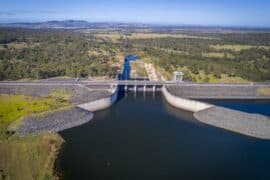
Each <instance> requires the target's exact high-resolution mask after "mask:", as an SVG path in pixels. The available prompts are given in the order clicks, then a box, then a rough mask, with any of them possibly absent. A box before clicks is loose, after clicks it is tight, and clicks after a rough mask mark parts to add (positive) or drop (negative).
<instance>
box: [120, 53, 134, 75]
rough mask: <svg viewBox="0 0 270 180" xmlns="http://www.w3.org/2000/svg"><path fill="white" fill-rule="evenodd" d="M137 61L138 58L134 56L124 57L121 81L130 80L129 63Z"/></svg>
mask: <svg viewBox="0 0 270 180" xmlns="http://www.w3.org/2000/svg"><path fill="white" fill-rule="evenodd" d="M137 59H138V57H137V56H134V55H129V56H126V57H125V62H124V68H123V72H122V75H121V80H130V71H131V67H130V62H131V61H135V60H137Z"/></svg>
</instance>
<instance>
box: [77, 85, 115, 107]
mask: <svg viewBox="0 0 270 180" xmlns="http://www.w3.org/2000/svg"><path fill="white" fill-rule="evenodd" d="M117 94H118V87H117V86H116V87H115V88H113V89H112V90H111V94H110V95H108V96H106V97H103V98H101V99H97V100H94V101H90V102H86V103H83V104H79V105H77V107H79V108H81V109H84V110H87V111H90V112H94V111H98V110H102V109H106V108H108V107H110V106H111V105H112V104H113V103H114V102H115V101H116V100H117Z"/></svg>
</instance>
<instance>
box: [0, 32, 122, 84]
mask: <svg viewBox="0 0 270 180" xmlns="http://www.w3.org/2000/svg"><path fill="white" fill-rule="evenodd" d="M117 52H118V49H117V47H114V46H113V45H112V44H110V43H108V42H103V41H96V40H95V39H94V38H93V37H88V38H87V39H86V38H85V37H83V36H82V35H81V34H78V33H74V32H73V31H67V30H33V29H32V30H31V29H17V28H0V80H17V79H22V78H33V79H41V78H49V77H55V76H71V77H78V76H81V77H85V76H110V77H115V74H116V72H117V69H118V67H117V66H116V65H115V64H116V61H117V59H116V56H117Z"/></svg>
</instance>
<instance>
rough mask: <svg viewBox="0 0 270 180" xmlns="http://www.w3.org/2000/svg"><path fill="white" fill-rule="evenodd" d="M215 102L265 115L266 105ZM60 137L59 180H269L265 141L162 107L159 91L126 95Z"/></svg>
mask: <svg viewBox="0 0 270 180" xmlns="http://www.w3.org/2000/svg"><path fill="white" fill-rule="evenodd" d="M215 103H219V104H223V105H224V106H230V105H233V106H234V107H237V108H239V107H241V108H244V109H248V110H249V111H253V112H254V111H256V109H257V110H259V111H260V112H261V113H263V114H267V113H268V109H265V108H263V106H267V107H269V106H270V102H269V101H268V102H265V103H264V104H263V105H262V104H261V102H255V101H254V102H253V101H249V102H244V103H243V101H234V103H235V104H230V103H229V102H225V103H224V102H222V101H216V102H215ZM241 104H244V105H241ZM257 105H258V107H262V108H263V109H262V110H260V108H255V107H256V106H257ZM249 108H251V109H249ZM254 108H255V109H254ZM61 135H62V137H63V138H64V139H65V141H66V143H65V147H64V149H63V153H62V156H61V162H60V169H61V171H62V173H63V178H65V179H70V180H73V179H74V180H76V179H80V180H84V179H85V180H88V179H94V180H95V179H104V180H107V179H109V180H110V179H115V180H122V179H123V180H125V179H128V180H137V179H139V180H152V179H154V180H165V179H172V180H174V179H175V180H178V179H184V180H197V179H198V180H204V179H206V180H208V179H209V180H240V179H244V180H269V179H270V171H269V167H270V141H265V140H259V139H255V138H251V137H247V136H243V135H240V134H237V133H232V132H230V131H226V130H223V129H220V128H215V127H212V126H209V125H206V124H203V123H200V122H198V121H197V120H195V119H194V118H193V116H192V114H191V113H188V112H185V111H181V110H179V109H176V108H174V107H172V106H170V105H168V103H166V101H165V100H164V98H163V97H162V96H161V94H160V93H159V92H156V93H155V94H152V93H146V94H143V93H137V94H133V93H128V94H126V95H125V96H123V98H121V99H120V100H119V101H118V102H117V103H116V104H115V105H113V106H112V107H111V108H109V109H106V110H104V111H99V112H96V113H95V115H94V119H93V120H92V121H90V122H89V123H87V124H85V125H83V126H80V127H76V128H72V129H68V130H66V131H64V132H61Z"/></svg>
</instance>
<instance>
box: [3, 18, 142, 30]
mask: <svg viewBox="0 0 270 180" xmlns="http://www.w3.org/2000/svg"><path fill="white" fill-rule="evenodd" d="M0 27H21V28H32V29H42V28H49V29H82V28H114V27H115V28H117V27H138V28H142V27H147V25H143V24H136V23H107V22H97V23H93V22H88V21H81V20H65V21H45V22H34V23H29V22H25V23H24V22H22V23H21V22H19V23H2V24H1V23H0Z"/></svg>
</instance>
